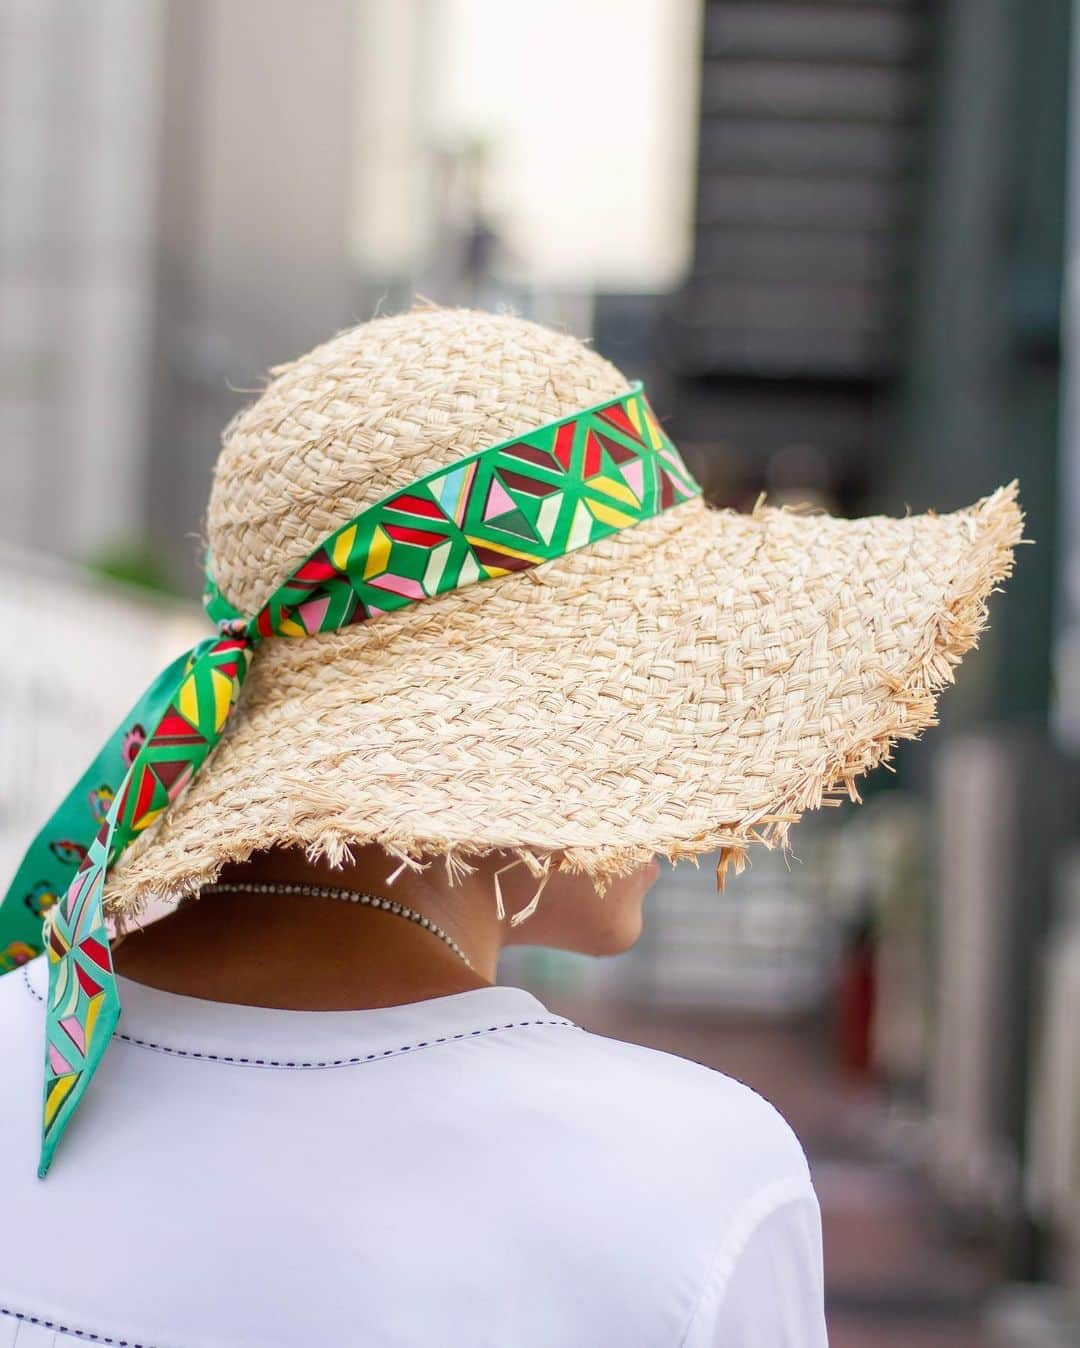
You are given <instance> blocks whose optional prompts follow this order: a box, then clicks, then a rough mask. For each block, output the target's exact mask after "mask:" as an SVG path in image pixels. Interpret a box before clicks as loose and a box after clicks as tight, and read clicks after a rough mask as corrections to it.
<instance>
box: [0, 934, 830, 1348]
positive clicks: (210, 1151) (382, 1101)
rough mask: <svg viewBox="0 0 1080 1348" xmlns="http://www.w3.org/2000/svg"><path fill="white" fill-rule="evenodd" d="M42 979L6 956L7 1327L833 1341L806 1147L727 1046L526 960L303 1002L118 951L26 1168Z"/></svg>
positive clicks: (652, 1342)
mask: <svg viewBox="0 0 1080 1348" xmlns="http://www.w3.org/2000/svg"><path fill="white" fill-rule="evenodd" d="M46 983H47V971H46V968H45V964H44V960H42V959H39V960H35V961H34V962H33V963H32V964H30V965H27V966H26V967H25V968H24V969H23V970H18V971H16V972H14V973H12V974H9V975H7V976H6V977H4V978H2V979H0V1065H2V1066H0V1070H2V1074H3V1075H2V1078H0V1081H2V1086H0V1348H12V1345H17V1348H45V1345H56V1348H61V1346H63V1348H68V1345H72V1344H76V1343H83V1344H86V1343H87V1342H92V1343H97V1344H99V1345H102V1344H104V1345H107V1348H114V1346H118V1345H125V1348H225V1346H226V1345H228V1346H229V1348H235V1345H251V1346H252V1348H276V1346H277V1345H289V1348H323V1346H324V1345H333V1346H334V1348H350V1346H351V1345H357V1348H360V1346H361V1345H362V1348H384V1346H385V1348H391V1346H393V1348H399V1346H401V1348H403V1346H404V1345H408V1346H409V1348H416V1346H417V1345H424V1346H425V1348H427V1346H428V1345H431V1346H432V1348H485V1346H486V1345H492V1348H494V1346H496V1345H497V1346H498V1348H609V1345H618V1348H668V1346H669V1345H670V1346H671V1348H676V1346H677V1348H705V1346H706V1345H707V1346H708V1348H720V1345H723V1348H742V1346H743V1345H745V1346H746V1348H781V1346H782V1348H820V1346H821V1345H823V1344H824V1343H825V1328H824V1319H823V1311H822V1300H823V1298H822V1271H821V1230H820V1219H819V1213H818V1206H817V1201H816V1199H815V1196H814V1191H813V1189H812V1188H811V1184H810V1177H809V1174H808V1171H807V1166H806V1161H805V1158H804V1156H803V1153H802V1150H801V1148H800V1146H799V1144H798V1143H797V1142H796V1140H795V1138H794V1136H793V1135H792V1133H791V1131H790V1129H789V1128H788V1127H787V1125H786V1124H785V1123H784V1122H783V1120H782V1119H781V1118H780V1116H779V1115H778V1114H777V1113H776V1112H775V1110H773V1109H772V1107H771V1106H770V1105H768V1104H766V1103H765V1102H764V1101H763V1100H762V1099H760V1098H759V1097H758V1096H756V1095H754V1094H753V1092H751V1091H750V1090H748V1089H747V1088H746V1087H745V1086H741V1085H739V1084H738V1083H737V1082H734V1081H731V1080H729V1079H728V1078H727V1077H724V1076H721V1075H720V1074H719V1073H717V1072H713V1071H710V1070H708V1069H707V1068H704V1067H700V1066H698V1065H696V1064H694V1063H690V1062H686V1061H684V1060H683V1059H681V1058H675V1057H671V1056H669V1055H667V1054H664V1053H656V1052H653V1051H652V1050H649V1049H644V1048H638V1047H636V1046H633V1045H630V1044H623V1043H619V1042H617V1041H616V1040H612V1039H605V1038H601V1037H599V1036H596V1035H591V1034H588V1033H586V1032H585V1031H584V1030H581V1029H578V1028H576V1027H575V1026H573V1025H572V1024H570V1023H569V1022H568V1021H566V1020H563V1019H561V1018H560V1017H558V1016H555V1015H553V1014H552V1013H551V1012H550V1011H548V1010H547V1009H546V1008H545V1007H544V1006H543V1005H542V1003H540V1002H539V1001H537V1000H536V998H535V997H533V996H531V995H530V994H529V993H527V992H523V991H521V990H520V989H517V988H506V987H498V988H484V989H480V990H478V991H475V992H465V993H461V994H458V995H456V996H451V997H440V998H437V999H435V1000H432V1001H426V1002H419V1003H415V1004H412V1005H408V1006H399V1007H392V1008H389V1009H386V1010H377V1011H348V1012H296V1011H274V1010H265V1009H260V1008H254V1007H245V1006H225V1005H221V1004H218V1003H214V1002H205V1001H198V1000H195V999H192V998H187V997H177V996H173V995H172V994H168V993H162V992H157V991H154V990H152V989H149V988H145V987H142V986H140V985H138V984H135V983H132V982H130V981H129V980H126V979H121V980H120V983H121V997H122V1001H123V1005H124V1014H123V1016H122V1017H121V1021H120V1026H119V1029H118V1033H117V1036H116V1040H117V1042H115V1043H114V1044H113V1045H112V1046H111V1047H110V1049H109V1052H108V1054H107V1055H106V1057H105V1060H104V1062H103V1063H102V1066H101V1068H100V1069H99V1071H98V1075H97V1078H96V1079H95V1081H94V1083H93V1085H92V1087H91V1089H90V1090H89V1091H88V1092H87V1096H86V1098H85V1100H84V1101H83V1103H82V1105H81V1106H80V1109H79V1113H78V1115H77V1117H76V1118H75V1120H74V1121H73V1122H72V1124H71V1126H70V1128H69V1129H68V1132H67V1135H66V1136H65V1137H64V1139H63V1141H62V1142H61V1144H60V1146H59V1148H58V1150H57V1154H56V1159H55V1160H54V1162H53V1167H52V1170H51V1172H50V1173H49V1175H48V1177H47V1178H46V1179H45V1180H39V1179H37V1177H36V1173H35V1171H36V1164H37V1153H38V1128H39V1108H40V1097H41V1075H42V1066H41V1054H42V1042H43V1040H42V1035H43V1021H44V1004H43V1001H42V999H43V997H44V994H45V990H46ZM95 1336H96V1337H95Z"/></svg>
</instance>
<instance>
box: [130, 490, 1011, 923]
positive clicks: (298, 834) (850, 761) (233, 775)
mask: <svg viewBox="0 0 1080 1348" xmlns="http://www.w3.org/2000/svg"><path fill="white" fill-rule="evenodd" d="M1021 533H1022V516H1021V513H1020V510H1019V507H1018V505H1017V499H1016V489H1015V485H1014V486H1011V487H1006V488H1002V489H1000V490H999V491H997V492H995V493H994V494H993V495H992V496H989V497H987V498H986V499H984V500H982V501H980V502H979V503H978V504H976V505H974V506H972V507H970V508H969V509H966V510H961V511H957V512H956V513H954V514H948V515H941V516H938V515H917V516H911V517H908V518H904V519H887V518H881V517H873V518H866V519H861V520H840V519H833V518H830V517H827V516H823V515H820V514H805V513H799V512H797V511H791V510H785V509H775V508H771V507H765V506H763V507H760V508H758V509H757V510H755V511H754V512H753V513H752V514H750V515H742V514H737V513H734V512H732V511H728V510H711V509H708V508H706V507H705V506H704V505H703V504H702V503H701V502H700V501H699V500H693V501H689V502H687V503H685V504H683V505H680V506H677V507H675V508H674V509H672V510H670V511H669V512H668V513H666V514H665V515H662V516H660V517H658V518H656V519H653V520H650V521H648V522H646V523H643V524H640V525H637V526H635V527H633V528H631V529H627V530H625V531H623V532H622V533H619V534H617V535H615V536H614V537H612V538H609V539H607V540H605V541H602V542H599V543H595V544H593V545H591V546H589V547H587V548H583V549H582V550H580V551H578V552H574V553H571V554H569V555H567V556H565V557H563V558H560V559H558V560H557V561H554V562H550V563H547V564H545V565H543V566H540V567H538V568H536V569H535V570H533V571H529V572H524V573H518V574H515V575H512V576H507V577H504V578H502V579H500V580H495V581H490V582H487V583H484V584H481V585H476V586H473V587H472V588H470V589H467V590H461V591H457V592H454V593H451V594H447V595H443V596H441V597H439V598H436V599H432V600H430V601H427V602H424V603H421V604H418V605H415V606H413V607H411V608H408V609H405V610H403V611H401V612H399V613H395V614H392V615H387V616H385V617H382V618H379V619H376V620H374V621H371V622H369V623H366V624H363V625H361V626H357V627H352V628H349V629H347V630H345V631H343V632H340V633H336V634H328V635H324V636H316V637H307V638H303V639H297V640H290V639H285V638H276V639H272V640H269V641H267V642H266V643H264V645H263V646H262V648H260V650H259V651H258V653H257V656H256V658H255V660H254V663H253V668H252V672H251V674H250V675H249V678H248V682H247V685H246V686H245V689H244V694H243V697H242V699H241V702H240V705H239V707H238V709H237V711H236V713H235V715H234V717H233V720H232V722H231V723H230V725H229V726H228V728H227V730H226V733H225V736H224V739H223V740H222V742H221V744H220V745H219V747H218V748H217V750H216V751H215V753H214V754H213V756H212V758H211V760H210V761H209V763H208V764H207V765H206V767H205V768H204V770H203V771H202V773H201V774H200V775H199V777H198V778H197V780H196V781H195V782H194V784H193V785H192V786H191V787H190V788H189V789H188V790H187V792H186V793H185V794H184V795H183V796H182V797H181V798H180V799H179V800H178V801H177V802H176V804H174V805H173V807H172V808H171V809H170V810H169V812H168V814H167V815H166V816H165V818H164V819H163V820H162V822H161V824H160V825H159V826H158V827H156V828H155V829H154V830H152V831H151V832H150V833H148V834H147V835H146V836H145V837H143V838H142V839H140V840H139V842H137V843H136V844H135V845H134V846H133V847H132V848H130V849H129V851H128V852H127V853H126V854H125V855H124V857H123V858H122V860H121V862H120V863H119V865H118V866H117V868H116V870H115V871H114V872H113V874H112V875H111V877H110V880H109V887H108V891H107V895H108V897H107V906H108V907H109V909H110V910H111V911H112V912H113V913H114V914H120V913H134V912H136V911H138V910H139V909H140V908H141V906H142V904H143V903H144V901H145V900H147V899H148V898H150V897H159V898H166V899H173V898H179V897H181V896H184V895H186V894H190V893H192V892H194V891H196V890H197V889H198V888H199V887H200V886H201V885H204V884H206V883H209V882H210V881H212V880H213V879H214V877H215V876H216V875H217V874H218V872H219V871H220V869H221V867H222V866H223V865H224V864H225V863H226V862H230V861H240V860H243V859H245V858H246V857H248V856H250V855H251V854H252V853H253V852H255V851H258V850H261V849H264V848H268V847H271V846H274V845H289V846H297V847H302V848H305V849H307V851H308V852H309V853H310V854H311V855H312V856H319V857H324V858H326V859H328V860H329V861H330V862H331V863H339V862H340V861H341V860H342V859H343V858H344V857H345V856H346V855H347V854H348V851H349V849H350V848H352V847H354V846H356V845H360V844H365V843H377V844H380V845H381V846H383V847H384V848H386V849H387V851H388V852H390V853H391V854H393V855H395V856H398V857H401V858H411V859H417V860H427V859H430V858H432V857H443V858H446V859H447V860H448V861H449V863H450V865H451V866H453V865H455V864H456V863H459V862H461V863H465V864H468V862H469V860H470V858H475V857H476V856H478V855H480V854H485V853H488V852H490V851H492V850H496V849H500V850H506V851H508V852H511V853H513V854H515V855H517V856H518V857H520V858H521V859H522V860H523V861H525V863H526V864H528V865H529V866H530V867H531V868H532V869H533V870H534V871H535V872H537V873H540V872H543V871H545V870H546V869H547V868H548V867H550V866H551V865H552V864H555V865H558V866H562V867H567V868H571V869H574V870H579V871H584V872H588V873H590V874H592V875H594V876H596V877H597V878H598V879H602V878H604V877H607V876H611V875H615V874H619V873H624V872H626V871H629V870H630V869H632V868H634V867H635V866H637V865H640V864H642V863H644V862H645V861H647V860H648V859H649V858H650V857H652V856H653V855H657V854H658V855H662V856H667V857H669V858H671V859H673V860H677V859H679V858H686V857H693V856H697V855H699V854H701V853H705V852H713V851H716V850H719V851H720V853H721V857H722V860H723V862H724V863H725V864H726V863H727V862H729V861H735V862H736V863H741V861H742V858H743V856H744V855H745V852H746V849H747V848H748V847H749V845H750V844H751V843H753V842H755V841H760V842H764V843H767V844H770V845H773V844H777V843H782V842H783V841H785V839H786V837H787V833H788V829H789V828H790V826H791V825H792V824H793V823H794V822H795V821H796V820H797V819H798V818H799V816H800V815H801V814H802V813H803V812H804V811H805V810H808V809H813V808H815V807H817V806H819V805H821V803H822V801H823V800H824V799H825V798H826V797H828V796H830V795H831V794H833V793H835V792H837V791H839V790H843V791H846V792H848V793H849V794H852V795H854V793H855V781H856V779H857V778H858V777H859V776H860V775H861V774H862V773H864V772H866V771H867V770H868V769H870V768H872V767H874V766H875V765H876V764H878V763H879V762H881V761H882V760H883V759H885V758H887V756H888V755H889V753H890V750H891V748H892V746H893V745H894V743H895V742H896V741H897V740H898V739H908V738H912V737H914V736H916V735H918V734H919V733H920V732H921V731H922V730H923V729H924V728H926V727H927V726H929V725H931V724H933V723H934V719H935V704H936V695H937V693H938V692H939V691H940V689H941V688H942V687H943V686H944V685H946V684H947V683H949V682H951V681H952V679H953V674H954V670H955V667H956V665H957V664H958V663H959V661H960V659H961V657H962V656H963V655H964V653H965V652H966V651H967V650H969V649H970V648H971V647H972V646H973V645H974V644H975V643H976V641H977V638H978V635H979V632H980V631H981V629H982V628H983V626H984V625H985V622H986V616H987V607H986V604H987V599H988V597H989V595H990V593H991V592H992V590H993V589H994V587H995V585H996V584H997V583H998V582H999V581H1000V580H1002V579H1003V578H1004V577H1005V576H1006V575H1007V574H1008V573H1009V571H1010V569H1011V565H1012V560H1013V548H1014V546H1015V545H1016V543H1017V542H1018V541H1019V540H1020V537H1021Z"/></svg>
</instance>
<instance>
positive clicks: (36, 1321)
mask: <svg viewBox="0 0 1080 1348" xmlns="http://www.w3.org/2000/svg"><path fill="white" fill-rule="evenodd" d="M39 1000H40V999H39ZM0 1315H10V1316H11V1318H12V1319H13V1320H25V1321H26V1323H27V1324H28V1325H38V1326H39V1327H40V1328H41V1329H51V1330H52V1331H53V1332H54V1333H56V1334H71V1335H73V1337H75V1338H77V1339H85V1340H86V1342H87V1343H107V1344H111V1345H112V1346H113V1348H153V1345H152V1344H149V1343H136V1342H135V1340H134V1339H114V1338H111V1337H110V1336H109V1335H108V1334H95V1333H94V1332H93V1330H91V1329H77V1328H76V1327H75V1326H74V1325H62V1324H59V1323H58V1322H57V1321H54V1320H43V1319H42V1318H41V1316H40V1315H29V1314H27V1312H26V1311H13V1310H9V1309H8V1307H7V1306H0Z"/></svg>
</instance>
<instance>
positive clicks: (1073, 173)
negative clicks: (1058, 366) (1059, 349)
mask: <svg viewBox="0 0 1080 1348" xmlns="http://www.w3.org/2000/svg"><path fill="white" fill-rule="evenodd" d="M1073 14H1074V22H1073V40H1072V44H1071V78H1070V81H1069V85H1070V90H1071V95H1072V96H1071V99H1070V106H1069V138H1068V205H1067V210H1066V234H1065V284H1064V287H1063V297H1064V303H1063V305H1062V316H1061V330H1062V343H1063V382H1064V388H1063V393H1062V417H1061V495H1060V502H1059V508H1060V528H1061V568H1060V580H1059V584H1058V587H1057V595H1056V600H1057V632H1056V642H1055V650H1054V674H1055V697H1054V703H1053V728H1054V733H1055V735H1056V737H1057V739H1058V741H1059V743H1060V744H1061V745H1062V747H1063V748H1066V749H1068V750H1070V751H1071V752H1073V753H1076V752H1077V751H1078V750H1080V97H1078V92H1077V91H1078V89H1080V36H1078V33H1077V30H1078V28H1080V25H1078V24H1077V22H1076V16H1078V15H1080V0H1073Z"/></svg>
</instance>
